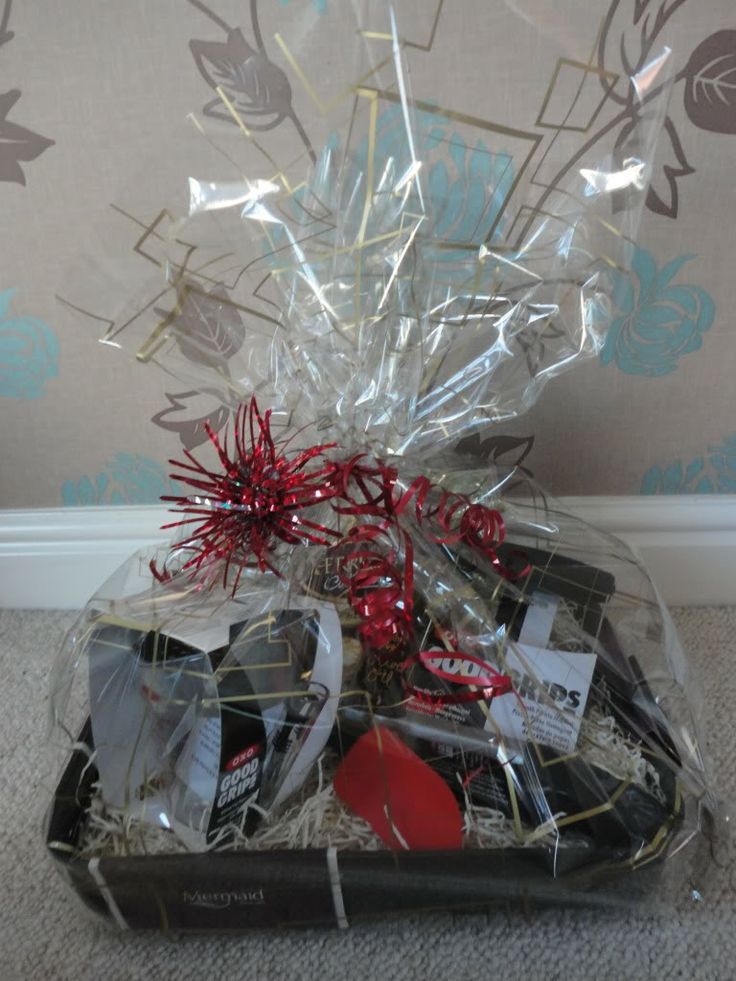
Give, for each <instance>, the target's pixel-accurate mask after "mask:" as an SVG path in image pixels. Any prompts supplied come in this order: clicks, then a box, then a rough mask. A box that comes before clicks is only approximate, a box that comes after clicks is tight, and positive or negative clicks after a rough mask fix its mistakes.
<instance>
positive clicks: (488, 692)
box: [401, 651, 514, 705]
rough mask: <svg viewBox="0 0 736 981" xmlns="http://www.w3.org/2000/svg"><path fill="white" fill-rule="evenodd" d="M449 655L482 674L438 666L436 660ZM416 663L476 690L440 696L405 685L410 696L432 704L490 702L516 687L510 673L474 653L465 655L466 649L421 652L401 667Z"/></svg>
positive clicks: (459, 684) (455, 683) (412, 656)
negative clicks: (460, 671) (466, 672)
mask: <svg viewBox="0 0 736 981" xmlns="http://www.w3.org/2000/svg"><path fill="white" fill-rule="evenodd" d="M446 658H452V660H453V661H462V662H464V663H466V664H473V665H475V666H476V667H477V668H479V669H480V673H476V674H472V675H470V674H467V675H465V674H458V673H457V672H451V671H445V670H444V669H443V668H440V667H438V666H437V665H436V663H435V662H436V661H444V660H445V659H446ZM417 663H420V664H422V666H423V667H425V668H426V669H427V671H429V672H430V673H431V674H433V675H435V676H436V677H438V678H442V679H443V680H444V681H450V682H452V683H453V684H454V685H458V686H468V687H471V688H472V689H473V690H471V691H463V692H456V693H454V694H452V693H450V692H443V693H442V694H439V695H438V694H434V693H432V692H426V691H422V690H421V689H420V688H415V687H414V686H413V685H409V684H406V685H405V686H404V690H405V692H406V693H407V695H409V696H410V697H411V698H415V699H417V701H420V702H429V703H430V704H432V705H458V704H462V703H464V702H480V701H484V702H485V701H491V699H493V698H497V697H498V696H500V695H508V694H509V693H510V692H513V690H514V685H513V681H512V679H511V678H510V677H509V675H506V674H501V673H500V672H498V671H496V670H495V668H492V667H491V665H490V664H488V663H487V662H486V661H482V660H481V659H480V658H478V657H474V656H473V655H472V654H466V653H464V652H463V651H419V653H418V654H413V655H411V657H408V658H407V659H406V660H405V661H404V662H403V664H402V665H401V667H402V669H403V670H404V671H406V670H408V669H409V668H411V667H413V665H415V664H417Z"/></svg>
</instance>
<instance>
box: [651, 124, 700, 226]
mask: <svg viewBox="0 0 736 981" xmlns="http://www.w3.org/2000/svg"><path fill="white" fill-rule="evenodd" d="M660 141H661V146H662V147H663V148H664V152H665V153H669V154H671V155H672V157H674V160H675V162H674V163H672V162H669V163H664V164H663V165H662V170H661V172H660V173H656V174H654V175H653V177H652V183H651V185H650V187H649V193H648V194H647V208H649V210H650V211H653V212H654V213H655V214H658V215H663V216H664V217H665V218H677V213H678V211H679V208H680V192H679V189H678V186H677V182H678V180H679V179H680V178H681V177H689V176H690V175H691V174H694V173H695V168H694V167H691V166H690V164H689V163H688V160H687V157H686V156H685V151H684V150H683V148H682V143H681V142H680V137H679V136H678V134H677V130H676V129H675V124H674V123H673V122H672V120H671V119H670V117H669V116H668V117H667V119H666V120H665V122H664V128H663V131H662V135H661V136H660ZM662 176H664V181H662Z"/></svg>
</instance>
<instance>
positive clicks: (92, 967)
mask: <svg viewBox="0 0 736 981" xmlns="http://www.w3.org/2000/svg"><path fill="white" fill-rule="evenodd" d="M71 620H72V616H71V615H70V614H68V613H37V612H16V611H0V664H1V665H2V674H1V675H0V704H1V705H2V713H0V737H1V738H2V754H1V757H0V758H1V759H2V769H1V770H0V884H1V888H2V906H1V907H0V909H1V910H2V912H1V913H0V917H2V919H1V920H0V981H21V979H22V981H26V979H28V981H36V979H39V981H40V979H52V981H87V979H95V981H97V979H100V981H102V979H104V981H123V979H126V981H127V979H131V981H132V979H138V978H152V979H160V981H168V979H180V981H195V979H196V981H210V979H215V981H230V979H241V978H243V979H246V978H253V979H271V978H274V979H276V978H284V979H295V981H307V979H320V981H321V979H325V981H341V979H377V981H378V979H380V981H390V979H393V978H397V979H398V978H402V979H403V978H421V979H427V981H428V979H429V978H432V979H440V981H445V979H446V981H460V979H475V978H478V979H483V981H486V979H488V981H506V979H517V978H518V979H527V978H528V979H543V981H552V979H560V981H562V979H564V981H568V979H570V981H577V979H581V981H582V979H585V981H588V979H595V981H607V979H616V981H620V979H652V978H654V979H658V978H667V979H673V981H674V979H677V978H687V979H691V978H695V979H702V981H710V979H717V981H731V979H733V978H736V917H735V916H734V914H735V913H736V873H735V872H734V870H733V869H728V868H727V869H725V870H722V871H719V870H717V869H715V870H714V872H713V874H712V876H711V878H710V883H709V886H710V888H709V893H710V895H709V898H708V901H707V902H704V903H702V904H697V905H696V904H692V905H691V906H685V908H684V910H683V911H682V912H678V913H677V914H672V915H671V916H659V917H656V918H655V917H653V916H647V915H642V913H641V911H637V912H632V913H630V914H627V913H621V912H617V913H610V912H608V913H603V912H601V913H589V912H575V913H567V912H564V911H559V912H558V911H548V912H544V913H535V914H534V915H533V916H532V917H531V918H529V919H524V918H522V917H519V918H516V919H513V920H511V919H509V917H508V916H507V915H505V914H498V915H494V916H490V917H485V916H483V917H481V916H468V917H461V916H450V915H444V916H442V915H434V916H431V917H428V918H426V919H423V920H418V919H410V920H394V921H391V922H388V923H385V924H383V925H381V926H372V927H365V926H360V927H356V928H354V929H352V930H348V931H344V932H339V933H338V932H334V933H332V932H323V931H319V932H317V931H312V932H307V933H291V934H287V933H284V934H278V935H277V934H274V933H269V934H265V933H261V934H253V935H245V936H242V937H237V938H225V937H215V938H207V939H204V938H203V939H195V940H187V941H184V942H180V943H173V942H171V941H170V940H167V939H164V938H162V937H160V936H158V935H155V934H145V935H140V934H139V935H130V934H128V935H124V936H121V935H118V934H115V933H112V932H110V931H109V930H108V929H106V928H105V927H102V926H99V925H97V924H95V923H93V922H91V921H90V920H88V919H87V917H86V915H85V914H84V913H82V912H81V911H80V908H79V907H78V906H77V903H76V902H75V900H74V899H73V898H72V897H71V895H70V894H69V893H68V892H67V891H66V889H65V887H64V885H63V883H62V882H61V880H60V878H59V877H58V876H57V874H56V873H55V871H54V870H53V869H52V867H51V865H50V863H49V861H48V860H47V859H46V856H45V854H44V851H43V846H42V842H41V831H40V825H41V817H42V813H43V810H44V807H45V804H46V801H47V795H48V789H47V787H46V786H45V781H44V780H43V778H42V776H41V773H42V770H43V767H42V765H41V762H40V761H41V754H42V753H43V749H44V747H43V733H44V730H45V722H46V706H45V687H46V686H45V677H46V674H47V672H48V669H49V666H50V664H51V661H52V659H53V657H54V654H55V651H56V648H57V646H58V643H59V641H60V638H61V635H62V632H63V630H64V628H65V627H66V626H67V625H68V624H69V623H70V622H71ZM676 620H677V623H678V625H679V627H680V630H681V632H682V637H683V640H684V642H685V644H686V646H687V648H688V649H689V650H690V651H692V652H693V660H694V662H695V664H696V666H697V668H698V669H699V671H700V675H701V678H702V680H703V687H704V689H705V699H706V704H707V705H708V707H709V708H708V712H709V723H710V724H709V727H708V730H709V739H708V751H709V753H710V755H711V757H712V759H713V762H714V770H715V772H716V773H717V774H718V777H719V779H720V784H721V789H722V793H723V794H724V795H726V796H734V790H735V789H736V767H734V754H735V753H736V726H734V721H733V720H734V712H733V708H732V706H733V704H734V699H735V698H736V610H734V609H703V610H679V611H676Z"/></svg>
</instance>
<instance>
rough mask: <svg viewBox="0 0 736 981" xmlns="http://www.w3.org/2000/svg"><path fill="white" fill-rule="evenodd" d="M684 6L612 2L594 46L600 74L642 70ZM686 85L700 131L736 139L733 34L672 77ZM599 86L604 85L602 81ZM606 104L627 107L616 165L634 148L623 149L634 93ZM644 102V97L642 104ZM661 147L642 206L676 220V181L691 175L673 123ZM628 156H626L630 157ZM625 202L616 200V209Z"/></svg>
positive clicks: (666, 0) (634, 109)
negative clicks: (659, 160)
mask: <svg viewBox="0 0 736 981" xmlns="http://www.w3.org/2000/svg"><path fill="white" fill-rule="evenodd" d="M687 2H688V0H612V2H611V4H610V6H609V8H608V11H607V13H606V16H605V18H604V21H603V27H602V29H601V34H600V37H599V41H598V68H599V69H600V70H601V72H603V71H609V72H610V71H616V72H621V73H622V74H623V76H624V78H626V77H631V76H635V75H637V74H638V73H640V72H642V71H644V70H645V69H646V66H647V64H649V63H650V62H651V60H652V59H653V58H655V57H656V56H657V55H658V54H659V53H660V52H661V51H662V50H663V48H664V42H663V39H662V34H663V31H664V29H665V27H666V26H667V25H668V24H669V23H670V21H671V20H672V18H673V17H674V16H675V14H677V12H678V11H679V10H680V9H681V8H682V7H684V6H685V4H686V3H687ZM683 81H684V83H685V96H684V99H685V111H686V113H687V116H688V118H689V119H690V121H691V122H692V123H693V124H694V125H695V126H697V127H698V128H699V129H703V130H709V131H711V132H714V133H727V134H736V30H722V31H717V32H716V33H715V34H712V35H711V36H710V37H708V38H706V40H705V41H703V42H702V43H701V44H700V45H698V47H697V48H696V49H695V51H693V53H692V55H691V56H690V59H689V61H688V62H687V64H686V66H685V68H684V69H682V70H681V71H679V72H678V73H677V75H676V76H675V79H674V82H675V83H676V84H679V83H682V82H683ZM601 84H602V85H603V84H608V83H607V81H606V79H605V78H604V77H603V75H602V76H601ZM610 98H611V99H612V100H613V101H614V102H616V103H618V105H620V106H623V107H625V108H624V110H623V112H624V113H625V115H626V116H627V117H628V118H625V119H624V121H623V126H622V128H621V130H620V132H619V135H618V138H617V140H616V152H617V159H618V160H621V159H622V157H625V156H626V155H627V151H631V150H632V149H633V151H634V153H635V152H636V149H637V148H636V147H634V148H631V147H628V146H627V141H628V140H629V137H630V136H631V134H632V133H634V132H635V129H636V126H637V123H638V120H639V114H640V108H642V105H640V104H639V103H638V98H639V96H638V95H637V93H636V90H635V87H634V86H633V85H629V86H628V87H627V91H626V93H625V94H624V93H623V92H621V91H618V92H616V91H612V92H611V93H610ZM646 101H647V96H645V97H644V103H646ZM662 146H663V148H664V152H665V153H666V154H667V155H668V158H667V159H666V160H665V161H664V162H663V164H662V167H661V170H660V171H659V172H658V173H655V174H654V177H653V179H652V184H651V187H650V189H649V192H648V194H647V201H646V206H647V208H648V209H649V210H650V211H652V212H654V213H655V214H658V215H662V216H664V217H667V218H677V215H678V213H679V207H680V188H679V183H678V182H679V181H680V180H681V179H682V178H684V177H689V176H690V175H692V174H694V173H695V168H694V167H693V166H692V164H691V163H690V161H689V160H688V159H687V156H686V154H685V150H684V148H683V144H682V140H681V138H680V135H679V134H678V132H677V129H676V126H675V123H674V121H673V119H672V117H671V116H668V117H667V119H666V120H665V124H664V133H663V137H662ZM629 155H631V154H630V152H629ZM622 206H623V202H621V201H616V200H614V208H615V209H618V208H620V207H622Z"/></svg>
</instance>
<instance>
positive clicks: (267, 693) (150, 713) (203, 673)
mask: <svg viewBox="0 0 736 981" xmlns="http://www.w3.org/2000/svg"><path fill="white" fill-rule="evenodd" d="M293 603H294V605H292V607H291V608H290V609H286V610H284V609H268V610H266V611H264V612H263V614H262V615H260V616H258V617H251V618H248V619H245V618H244V617H245V612H246V611H245V609H244V608H243V607H242V606H239V605H238V604H234V603H228V604H225V605H224V606H223V607H222V608H221V609H220V610H219V611H218V612H217V614H216V615H214V616H213V617H211V618H209V619H208V621H207V623H206V624H205V625H202V624H201V623H199V624H197V623H193V624H191V625H190V629H189V630H188V631H187V630H185V629H181V628H179V629H174V630H173V631H172V632H171V633H169V634H163V633H157V632H155V631H151V630H146V629H145V627H142V626H138V627H136V626H133V625H132V623H131V622H130V621H128V622H126V623H125V624H123V622H122V621H116V620H115V618H114V617H111V616H106V615H104V614H101V615H99V616H98V617H97V618H96V620H95V624H94V627H93V629H92V631H91V633H90V639H89V647H88V657H89V686H90V716H91V726H92V737H93V740H94V746H95V750H96V757H95V765H96V769H97V771H98V774H99V782H100V785H101V793H102V796H103V799H104V802H105V804H106V805H107V806H108V807H111V808H118V809H123V808H128V809H130V811H131V813H134V814H135V815H136V818H137V820H140V821H145V822H147V823H150V824H154V825H156V826H158V827H161V828H165V829H171V830H172V831H173V832H174V833H175V834H176V835H177V836H178V837H179V838H180V839H181V840H182V841H183V842H184V843H185V844H186V845H187V846H188V847H189V848H191V849H193V850H202V849H204V848H208V847H211V846H212V845H213V844H216V843H221V842H222V841H223V840H224V839H226V838H227V837H228V836H232V835H233V834H236V835H237V834H243V833H247V832H249V831H250V830H252V828H253V827H254V825H255V824H256V823H257V821H258V819H259V817H260V814H261V813H262V809H263V807H265V806H270V805H272V804H273V803H274V802H278V801H281V800H283V799H286V798H288V796H289V795H290V794H291V793H292V792H294V791H295V790H297V789H298V788H299V786H300V785H301V783H302V782H303V780H304V779H305V777H306V775H307V773H308V772H309V770H310V767H311V765H312V763H313V762H314V759H315V758H316V756H317V755H319V753H320V751H321V750H322V748H323V747H324V744H325V743H326V741H327V738H328V736H329V734H330V731H331V728H332V723H333V720H334V714H335V710H336V698H335V697H334V693H336V692H339V689H340V683H341V666H342V659H341V654H340V630H339V623H338V620H337V616H336V614H335V611H334V608H332V607H330V606H329V605H328V604H319V603H316V602H315V601H312V600H308V601H306V600H305V601H302V602H301V604H300V601H299V600H298V599H295V600H294V601H293ZM305 678H306V679H307V680H306V681H305ZM275 692H276V693H278V694H274V693H275ZM330 693H333V696H332V697H330ZM256 803H259V804H260V807H261V810H258V809H256V808H255V807H254V805H255V804H256Z"/></svg>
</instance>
